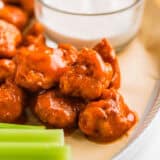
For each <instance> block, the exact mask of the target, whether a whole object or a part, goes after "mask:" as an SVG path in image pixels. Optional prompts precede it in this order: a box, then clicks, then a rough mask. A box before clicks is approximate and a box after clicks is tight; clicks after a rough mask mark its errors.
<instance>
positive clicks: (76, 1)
mask: <svg viewBox="0 0 160 160" xmlns="http://www.w3.org/2000/svg"><path fill="white" fill-rule="evenodd" d="M43 1H44V3H46V4H47V5H49V6H50V7H54V8H57V9H59V10H63V11H67V12H72V13H78V14H83V13H88V14H98V13H107V12H115V11H117V10H120V9H124V8H126V7H128V6H131V5H132V4H134V3H135V1H136V0H43ZM142 1H143V0H142ZM37 3H38V2H37ZM37 6H38V5H37ZM39 8H40V9H39ZM142 10H143V7H142V5H141V6H140V5H139V6H137V7H135V8H132V9H128V10H126V11H123V12H119V13H115V14H110V15H107V14H104V15H100V16H83V15H73V14H66V13H63V12H57V11H56V10H51V9H47V8H45V7H37V8H36V16H37V18H38V20H39V21H40V22H41V23H42V24H43V25H44V26H45V29H46V33H47V34H48V35H49V36H50V37H51V38H52V39H53V40H55V41H56V42H65V43H66V42H67V43H72V44H73V45H76V46H77V47H79V48H80V47H82V46H89V47H90V46H93V45H94V44H95V43H97V42H98V41H99V40H100V39H101V38H104V37H105V38H108V39H109V40H110V41H111V43H112V44H113V45H114V46H115V47H120V46H122V45H124V44H125V43H127V42H128V41H129V40H131V39H132V38H133V37H134V35H135V34H136V32H137V30H138V29H139V25H140V20H141V15H142V14H141V13H142Z"/></svg>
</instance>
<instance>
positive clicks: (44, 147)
mask: <svg viewBox="0 0 160 160" xmlns="http://www.w3.org/2000/svg"><path fill="white" fill-rule="evenodd" d="M0 159H2V160H71V152H70V148H69V147H68V146H56V145H54V144H51V143H0Z"/></svg>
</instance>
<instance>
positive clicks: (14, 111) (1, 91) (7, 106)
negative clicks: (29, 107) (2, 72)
mask: <svg viewBox="0 0 160 160" xmlns="http://www.w3.org/2000/svg"><path fill="white" fill-rule="evenodd" d="M23 103H24V94H23V92H22V90H21V89H20V88H18V87H17V86H16V85H15V84H14V83H12V82H11V81H8V80H7V81H6V82H5V83H4V84H2V85H1V86H0V122H8V123H10V122H14V121H16V120H17V119H18V118H19V117H20V116H21V114H22V111H23V105H24V104H23Z"/></svg>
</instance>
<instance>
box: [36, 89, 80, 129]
mask: <svg viewBox="0 0 160 160" xmlns="http://www.w3.org/2000/svg"><path fill="white" fill-rule="evenodd" d="M35 112H36V114H37V116H38V117H39V118H40V120H41V121H42V122H44V123H47V124H49V125H51V126H53V127H56V128H71V127H74V126H75V125H76V118H77V112H76V103H73V102H72V101H71V100H69V99H66V98H63V97H61V96H59V95H57V93H56V92H55V91H48V92H45V93H43V94H40V95H39V96H38V98H37V102H36V106H35Z"/></svg>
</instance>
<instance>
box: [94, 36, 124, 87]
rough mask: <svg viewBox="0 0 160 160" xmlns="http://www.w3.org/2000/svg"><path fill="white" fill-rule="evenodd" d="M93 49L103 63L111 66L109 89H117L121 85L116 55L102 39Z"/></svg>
mask: <svg viewBox="0 0 160 160" xmlns="http://www.w3.org/2000/svg"><path fill="white" fill-rule="evenodd" d="M93 49H94V50H96V51H97V52H98V53H99V54H100V55H101V57H102V58H103V60H104V61H105V62H107V63H110V64H111V65H112V68H113V77H112V82H111V84H110V88H115V89H119V88H120V83H121V74H120V68H119V64H118V60H117V57H116V54H115V52H114V49H113V48H112V46H111V44H110V43H109V42H108V41H107V40H106V39H102V41H101V42H100V43H98V44H97V45H96V46H95V47H94V48H93Z"/></svg>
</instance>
